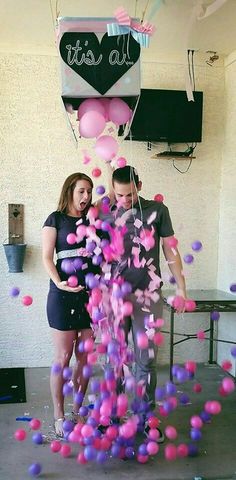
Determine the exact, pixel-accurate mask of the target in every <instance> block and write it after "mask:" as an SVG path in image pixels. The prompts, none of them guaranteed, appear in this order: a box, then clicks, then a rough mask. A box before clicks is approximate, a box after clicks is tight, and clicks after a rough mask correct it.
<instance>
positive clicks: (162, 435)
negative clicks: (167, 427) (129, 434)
mask: <svg viewBox="0 0 236 480" xmlns="http://www.w3.org/2000/svg"><path fill="white" fill-rule="evenodd" d="M149 430H150V427H149V425H148V424H147V423H146V425H145V427H144V433H145V435H147V436H148V433H149ZM155 430H158V432H159V437H158V438H157V439H156V440H155V441H156V442H157V443H163V442H164V441H165V435H164V433H163V432H162V431H161V430H160V428H158V427H156V428H155Z"/></svg>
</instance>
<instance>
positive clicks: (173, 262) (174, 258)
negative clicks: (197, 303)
mask: <svg viewBox="0 0 236 480" xmlns="http://www.w3.org/2000/svg"><path fill="white" fill-rule="evenodd" d="M170 238H171V237H163V238H162V249H163V253H164V256H165V259H166V261H167V262H168V267H169V269H170V271H171V273H172V275H173V276H174V278H175V281H176V283H177V291H176V294H177V295H180V296H181V297H183V298H187V293H186V285H185V278H184V275H183V265H182V261H181V257H180V254H179V252H178V250H177V248H175V249H173V248H172V247H170V245H169V240H170Z"/></svg>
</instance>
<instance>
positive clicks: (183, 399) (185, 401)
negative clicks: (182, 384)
mask: <svg viewBox="0 0 236 480" xmlns="http://www.w3.org/2000/svg"><path fill="white" fill-rule="evenodd" d="M179 402H180V403H181V404H182V405H187V404H188V403H189V402H190V398H189V396H188V395H187V394H186V393H182V395H180V397H179Z"/></svg>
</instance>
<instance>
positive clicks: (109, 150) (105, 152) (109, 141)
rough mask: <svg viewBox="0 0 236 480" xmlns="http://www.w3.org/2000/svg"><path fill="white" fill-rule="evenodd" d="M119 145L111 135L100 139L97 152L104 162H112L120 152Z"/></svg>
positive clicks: (96, 145) (96, 146)
mask: <svg viewBox="0 0 236 480" xmlns="http://www.w3.org/2000/svg"><path fill="white" fill-rule="evenodd" d="M118 148H119V147H118V143H117V141H116V140H115V138H113V137H111V136H110V135H103V136H102V137H99V138H98V140H97V141H96V144H95V152H96V154H97V156H98V157H101V158H102V159H103V160H106V161H107V160H112V158H114V157H115V156H116V154H117V152H118Z"/></svg>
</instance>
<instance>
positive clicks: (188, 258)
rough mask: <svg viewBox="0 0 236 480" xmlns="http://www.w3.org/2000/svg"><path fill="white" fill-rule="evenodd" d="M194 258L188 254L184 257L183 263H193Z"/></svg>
mask: <svg viewBox="0 0 236 480" xmlns="http://www.w3.org/2000/svg"><path fill="white" fill-rule="evenodd" d="M193 260H194V257H193V255H191V254H190V253H188V254H186V255H184V262H185V263H193Z"/></svg>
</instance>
